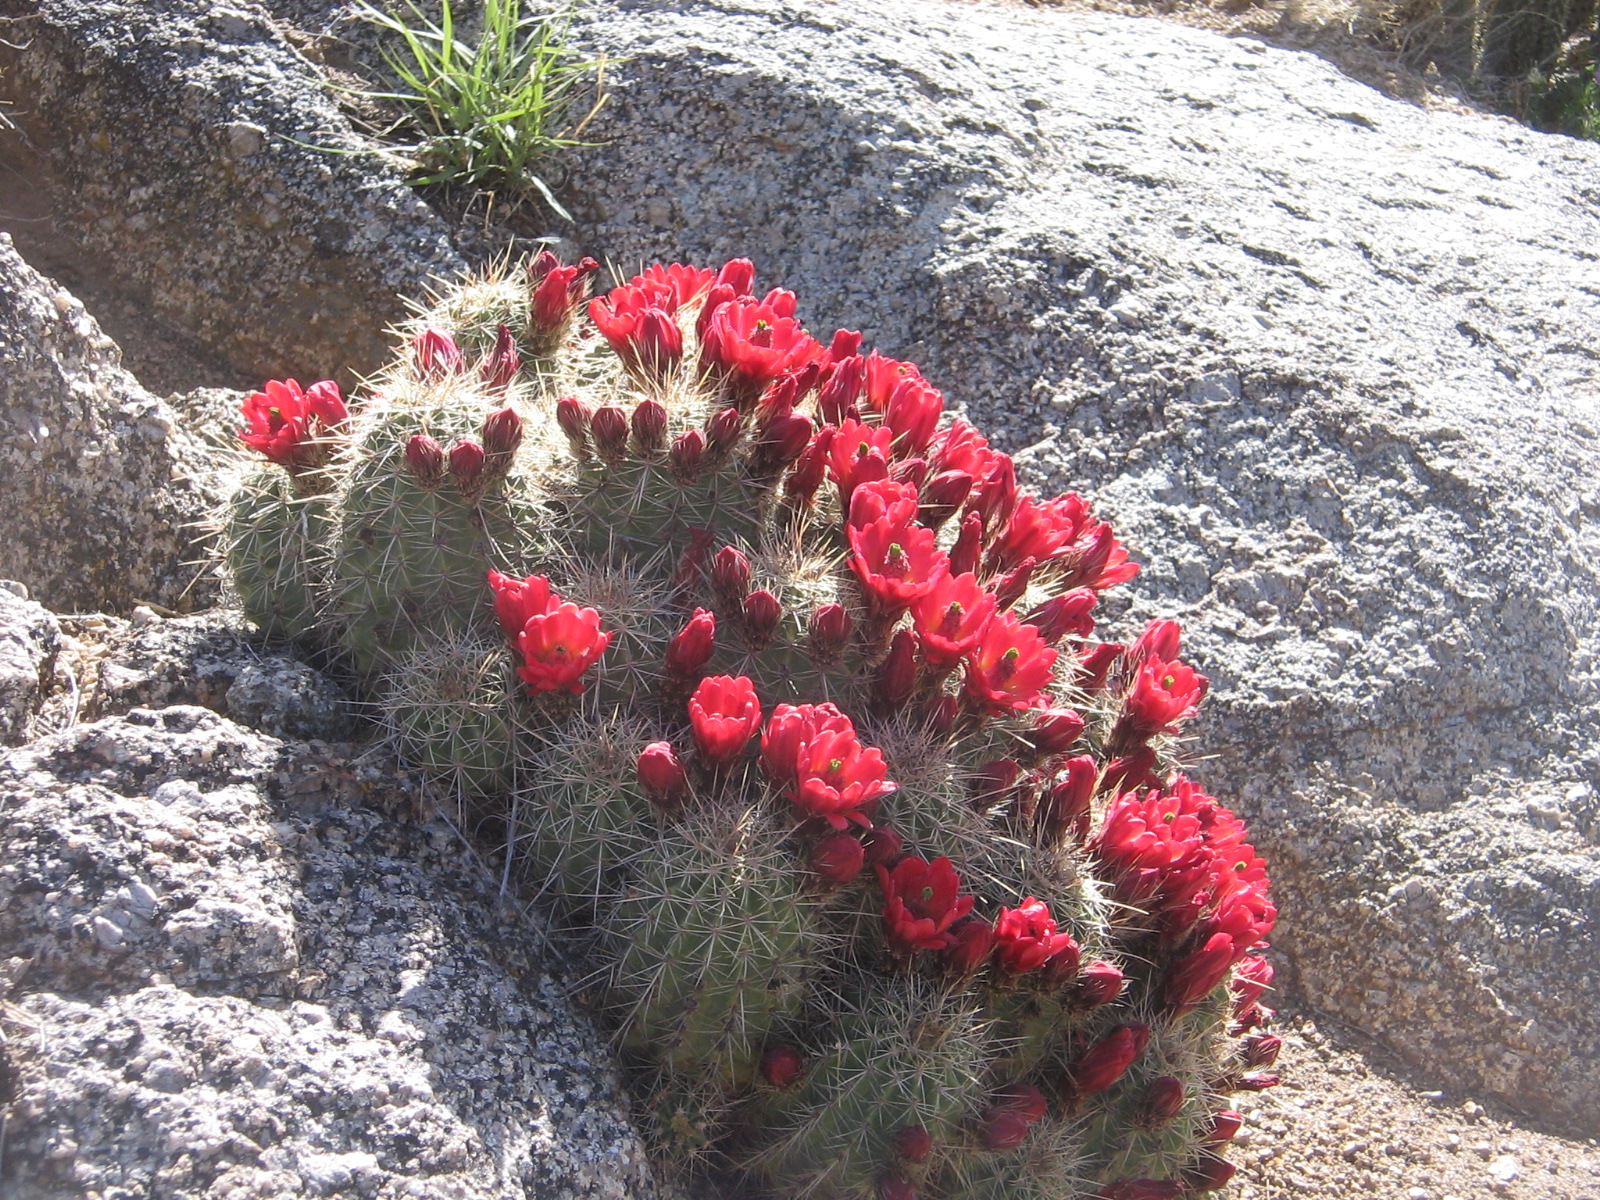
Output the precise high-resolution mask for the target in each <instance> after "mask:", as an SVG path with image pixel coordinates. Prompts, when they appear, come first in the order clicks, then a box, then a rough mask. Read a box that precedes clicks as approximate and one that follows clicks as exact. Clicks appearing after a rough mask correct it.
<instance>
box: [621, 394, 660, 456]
mask: <svg viewBox="0 0 1600 1200" xmlns="http://www.w3.org/2000/svg"><path fill="white" fill-rule="evenodd" d="M630 423H631V424H632V425H633V444H634V446H635V448H637V449H638V451H639V453H640V454H655V453H657V452H659V451H660V450H662V449H663V448H664V447H665V446H666V444H667V410H666V406H665V405H663V404H662V403H661V402H660V401H659V400H641V401H640V402H639V405H638V407H636V408H635V409H634V410H633V419H632V421H631V422H630Z"/></svg>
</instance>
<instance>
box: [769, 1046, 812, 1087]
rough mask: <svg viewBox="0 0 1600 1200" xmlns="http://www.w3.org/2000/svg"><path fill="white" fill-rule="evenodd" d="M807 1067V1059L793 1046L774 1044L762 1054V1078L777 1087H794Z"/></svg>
mask: <svg viewBox="0 0 1600 1200" xmlns="http://www.w3.org/2000/svg"><path fill="white" fill-rule="evenodd" d="M805 1069H806V1060H805V1059H804V1058H802V1057H801V1055H800V1051H798V1050H796V1049H795V1048H794V1047H793V1046H773V1047H771V1048H769V1049H768V1050H767V1051H766V1053H764V1054H763V1055H762V1056H761V1078H763V1079H765V1080H766V1081H767V1082H768V1083H770V1084H771V1085H772V1086H773V1087H775V1088H786V1087H792V1086H793V1085H794V1084H795V1083H796V1082H797V1081H798V1080H799V1078H800V1076H801V1075H802V1074H803V1073H804V1072H805Z"/></svg>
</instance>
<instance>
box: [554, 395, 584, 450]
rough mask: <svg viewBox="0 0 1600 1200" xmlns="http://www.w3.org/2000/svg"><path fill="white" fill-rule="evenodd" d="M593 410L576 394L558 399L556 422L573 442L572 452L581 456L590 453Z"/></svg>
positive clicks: (568, 439)
mask: <svg viewBox="0 0 1600 1200" xmlns="http://www.w3.org/2000/svg"><path fill="white" fill-rule="evenodd" d="M592 416H593V412H592V410H591V409H590V408H589V406H588V405H587V404H585V403H584V402H583V401H582V400H579V399H578V398H577V397H576V396H563V397H562V398H561V399H560V400H558V401H556V424H557V425H559V426H561V432H562V433H564V434H566V435H567V441H569V442H571V443H572V452H573V453H574V454H576V455H577V456H578V457H579V458H586V457H587V456H588V453H589V420H590V418H591V417H592Z"/></svg>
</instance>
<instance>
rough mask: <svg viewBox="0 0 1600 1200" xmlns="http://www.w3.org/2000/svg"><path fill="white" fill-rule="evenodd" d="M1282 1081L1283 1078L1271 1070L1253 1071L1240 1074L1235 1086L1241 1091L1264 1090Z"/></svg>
mask: <svg viewBox="0 0 1600 1200" xmlns="http://www.w3.org/2000/svg"><path fill="white" fill-rule="evenodd" d="M1281 1082H1282V1079H1281V1078H1280V1077H1279V1076H1278V1075H1276V1074H1274V1073H1273V1072H1271V1071H1251V1072H1250V1073H1249V1074H1248V1075H1241V1076H1239V1078H1238V1079H1236V1080H1235V1081H1234V1086H1235V1087H1236V1089H1237V1090H1239V1091H1241V1092H1264V1091H1266V1090H1267V1089H1268V1088H1275V1087H1277V1086H1278V1084H1279V1083H1281Z"/></svg>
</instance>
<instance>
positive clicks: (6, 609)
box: [0, 580, 61, 746]
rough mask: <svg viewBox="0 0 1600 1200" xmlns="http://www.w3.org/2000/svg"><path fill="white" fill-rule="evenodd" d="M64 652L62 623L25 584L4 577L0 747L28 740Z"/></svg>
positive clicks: (0, 590)
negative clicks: (57, 662) (30, 595)
mask: <svg viewBox="0 0 1600 1200" xmlns="http://www.w3.org/2000/svg"><path fill="white" fill-rule="evenodd" d="M60 651H61V623H60V622H59V621H57V620H56V619H55V617H54V616H53V615H52V614H51V613H50V612H49V610H47V609H46V608H44V607H43V606H42V605H39V604H35V603H34V602H33V601H31V600H29V599H28V589H27V588H25V587H23V586H22V584H20V583H14V582H11V581H6V580H0V746H15V745H19V744H20V743H22V742H25V741H27V740H28V736H29V734H30V733H32V731H33V723H34V718H35V717H36V716H37V715H38V712H39V708H40V706H41V705H42V704H43V703H44V701H45V699H46V697H48V696H49V694H50V689H51V687H52V686H53V685H54V682H55V664H56V656H57V655H58V654H59V653H60Z"/></svg>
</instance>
